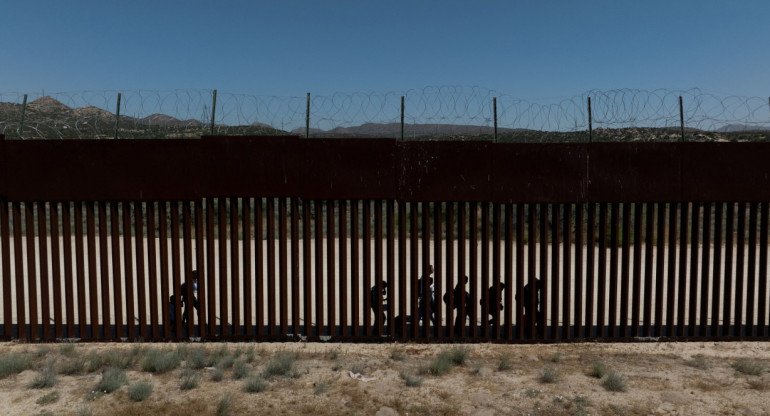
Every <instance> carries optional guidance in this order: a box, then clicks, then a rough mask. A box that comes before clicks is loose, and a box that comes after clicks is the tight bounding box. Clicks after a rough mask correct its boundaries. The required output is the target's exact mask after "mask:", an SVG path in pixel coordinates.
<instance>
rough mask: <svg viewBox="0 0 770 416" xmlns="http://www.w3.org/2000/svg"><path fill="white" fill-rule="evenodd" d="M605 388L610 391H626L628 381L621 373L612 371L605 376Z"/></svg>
mask: <svg viewBox="0 0 770 416" xmlns="http://www.w3.org/2000/svg"><path fill="white" fill-rule="evenodd" d="M602 384H603V385H604V388H605V389H607V390H609V391H626V380H625V378H624V377H623V375H621V374H620V373H618V372H616V371H610V372H608V373H607V375H606V376H604V381H603V382H602Z"/></svg>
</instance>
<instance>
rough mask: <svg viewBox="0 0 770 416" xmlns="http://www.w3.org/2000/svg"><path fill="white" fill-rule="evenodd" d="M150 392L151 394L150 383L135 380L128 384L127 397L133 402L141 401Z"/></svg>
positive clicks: (148, 395)
mask: <svg viewBox="0 0 770 416" xmlns="http://www.w3.org/2000/svg"><path fill="white" fill-rule="evenodd" d="M150 394H152V383H149V382H146V381H137V382H136V383H131V384H129V385H128V397H130V398H131V400H133V401H135V402H141V401H142V400H144V399H146V398H148V397H150Z"/></svg>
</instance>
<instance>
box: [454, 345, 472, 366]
mask: <svg viewBox="0 0 770 416" xmlns="http://www.w3.org/2000/svg"><path fill="white" fill-rule="evenodd" d="M470 351H471V349H470V348H469V347H465V346H463V347H452V348H451V349H450V350H449V358H450V359H451V360H452V362H453V363H454V364H455V365H465V360H467V359H468V355H469V354H470Z"/></svg>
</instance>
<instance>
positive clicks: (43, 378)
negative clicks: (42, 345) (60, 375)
mask: <svg viewBox="0 0 770 416" xmlns="http://www.w3.org/2000/svg"><path fill="white" fill-rule="evenodd" d="M54 385H56V359H55V358H48V359H46V361H45V365H44V366H43V368H42V369H41V370H40V371H39V372H38V373H37V374H36V375H35V378H33V379H32V383H30V385H29V387H30V388H33V389H44V388H47V387H53V386H54Z"/></svg>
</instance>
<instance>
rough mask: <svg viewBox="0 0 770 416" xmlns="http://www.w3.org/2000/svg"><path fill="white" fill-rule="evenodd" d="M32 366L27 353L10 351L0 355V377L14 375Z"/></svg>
mask: <svg viewBox="0 0 770 416" xmlns="http://www.w3.org/2000/svg"><path fill="white" fill-rule="evenodd" d="M31 366H32V358H31V357H30V356H29V355H28V354H21V353H17V352H12V353H9V354H4V355H0V379H4V378H6V377H9V376H12V375H16V374H19V373H21V372H22V371H24V370H28V369H29V368H30V367H31Z"/></svg>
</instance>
